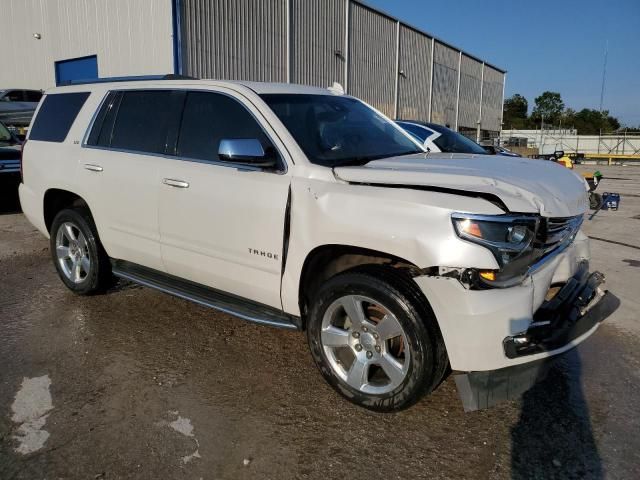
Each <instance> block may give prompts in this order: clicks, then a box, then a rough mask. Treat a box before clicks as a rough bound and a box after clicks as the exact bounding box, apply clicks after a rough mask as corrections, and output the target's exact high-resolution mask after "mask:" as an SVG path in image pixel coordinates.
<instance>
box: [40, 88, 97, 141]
mask: <svg viewBox="0 0 640 480" xmlns="http://www.w3.org/2000/svg"><path fill="white" fill-rule="evenodd" d="M88 97H89V92H74V93H55V94H50V95H47V96H45V98H44V102H43V103H42V105H41V106H40V110H39V111H38V115H37V116H36V118H35V120H34V122H33V126H32V127H31V132H30V133H29V140H39V141H42V142H58V143H59V142H64V140H65V138H67V134H68V133H69V129H70V128H71V125H73V122H74V121H75V119H76V117H77V116H78V112H79V111H80V109H81V108H82V106H83V105H84V102H85V101H86V100H87V98H88Z"/></svg>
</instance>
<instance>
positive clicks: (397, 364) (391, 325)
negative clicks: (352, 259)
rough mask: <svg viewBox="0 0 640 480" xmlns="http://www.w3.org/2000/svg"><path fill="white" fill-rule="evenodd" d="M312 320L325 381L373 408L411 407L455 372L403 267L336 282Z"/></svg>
mask: <svg viewBox="0 0 640 480" xmlns="http://www.w3.org/2000/svg"><path fill="white" fill-rule="evenodd" d="M345 305H346V307H345ZM358 305H360V307H358ZM347 309H349V311H351V312H352V314H351V315H349V314H348V313H347ZM362 314H363V315H364V318H362V317H361V318H360V321H358V320H356V322H353V321H352V320H351V317H358V316H359V315H362ZM307 320H308V323H307V326H308V328H307V340H308V342H309V347H310V350H311V354H312V356H313V359H314V361H315V363H316V365H317V366H318V368H319V370H320V372H321V373H322V375H323V376H324V378H325V380H326V381H327V382H328V383H329V384H330V385H331V386H332V387H333V388H334V389H335V390H336V391H337V392H338V393H339V394H341V395H342V396H344V397H345V398H346V399H347V400H349V401H351V402H353V403H355V404H357V405H360V406H362V407H365V408H367V409H369V410H374V411H377V412H391V411H397V410H402V409H404V408H407V407H409V406H411V405H413V404H414V403H415V402H417V401H418V400H419V399H420V398H422V397H423V396H424V395H427V394H428V393H430V392H431V391H432V390H433V389H434V388H435V387H436V386H437V385H438V384H439V383H440V381H441V380H442V379H443V377H444V374H445V372H446V371H447V368H448V365H449V362H448V358H447V354H446V349H445V347H444V342H443V340H442V335H441V333H440V329H439V328H438V325H437V321H436V318H435V315H434V314H433V311H432V310H431V307H430V306H429V304H428V303H427V301H426V299H425V298H424V296H423V294H422V292H421V291H420V290H419V288H418V286H417V285H416V284H415V283H414V282H413V280H411V278H409V277H408V276H407V275H405V274H403V273H402V272H399V271H397V270H395V269H392V268H388V267H382V266H377V265H371V266H364V267H358V268H355V269H353V270H348V271H346V272H343V273H340V274H338V275H336V276H334V277H332V278H331V279H329V280H328V281H327V282H326V283H325V284H324V285H323V286H322V287H320V289H319V290H318V292H317V293H316V295H315V298H314V301H313V304H312V306H311V309H310V311H309V316H308V319H307ZM383 320H384V321H383ZM392 320H395V321H392ZM385 322H387V323H385ZM398 326H399V327H400V329H398ZM345 332H346V335H345ZM398 332H400V334H399V335H397V334H398ZM356 335H357V337H356ZM391 335H395V336H393V337H391ZM350 359H352V361H351V363H350ZM367 362H368V367H367V366H362V364H363V363H367ZM361 370H362V373H361Z"/></svg>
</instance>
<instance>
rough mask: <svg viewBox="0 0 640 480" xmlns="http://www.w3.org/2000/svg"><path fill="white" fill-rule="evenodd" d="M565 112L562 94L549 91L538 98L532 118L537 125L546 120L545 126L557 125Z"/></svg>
mask: <svg viewBox="0 0 640 480" xmlns="http://www.w3.org/2000/svg"><path fill="white" fill-rule="evenodd" d="M563 110H564V102H563V101H562V97H561V96H560V94H559V93H558V92H549V91H547V92H543V93H542V95H540V96H539V97H536V99H535V107H534V108H533V112H532V114H531V118H532V119H533V121H534V122H536V123H538V122H540V121H541V120H542V119H543V118H544V123H545V124H550V125H556V124H557V123H558V121H559V120H560V115H561V114H562V111H563Z"/></svg>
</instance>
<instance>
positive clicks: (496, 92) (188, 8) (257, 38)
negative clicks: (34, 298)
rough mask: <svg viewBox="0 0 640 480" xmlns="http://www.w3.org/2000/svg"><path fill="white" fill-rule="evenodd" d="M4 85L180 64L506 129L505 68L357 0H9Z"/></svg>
mask: <svg viewBox="0 0 640 480" xmlns="http://www.w3.org/2000/svg"><path fill="white" fill-rule="evenodd" d="M3 3H4V4H3V14H2V15H1V16H0V32H1V33H0V35H1V36H2V39H3V45H5V46H7V41H8V47H7V48H5V58H4V59H3V60H4V62H3V64H4V65H5V67H4V68H2V69H0V89H2V88H43V89H44V88H48V87H50V86H52V85H55V84H56V83H57V84H63V83H65V82H70V81H73V80H79V79H87V78H92V77H98V76H100V77H117V76H129V75H152V74H162V73H168V72H174V73H182V74H184V75H191V76H195V77H200V78H221V79H245V80H259V81H275V82H294V83H303V84H309V85H317V86H322V87H326V86H330V85H332V84H333V83H334V82H337V83H339V84H341V85H342V86H343V87H344V89H345V90H346V92H347V93H349V94H352V95H355V96H357V97H359V98H362V99H363V100H365V101H367V102H369V103H370V104H372V105H374V106H375V107H376V108H378V109H379V110H381V111H382V112H384V113H385V114H387V115H388V116H390V117H392V118H404V119H415V120H431V121H433V122H436V123H441V124H447V125H449V126H451V127H452V128H456V129H458V130H459V131H461V132H463V133H465V134H467V135H469V136H472V137H476V136H477V137H478V138H489V137H494V136H497V133H498V132H499V131H500V129H501V123H502V101H503V95H504V81H505V72H504V70H501V69H499V68H497V67H495V66H493V65H490V64H488V63H486V62H484V61H482V60H481V59H479V58H477V57H474V56H473V55H470V54H469V53H467V52H462V51H460V50H459V49H457V48H455V47H452V46H451V45H449V44H447V43H446V42H444V41H442V40H441V39H437V38H434V37H433V36H430V35H429V34H428V33H425V32H422V31H420V30H418V29H416V28H414V27H412V26H411V25H409V24H407V23H405V22H403V21H402V20H399V19H396V18H393V17H391V16H389V15H387V14H385V13H383V12H380V11H378V10H375V9H373V8H371V7H368V6H367V5H365V4H363V3H361V2H360V1H356V0H110V1H109V2H106V1H104V0H5V1H4V2H3Z"/></svg>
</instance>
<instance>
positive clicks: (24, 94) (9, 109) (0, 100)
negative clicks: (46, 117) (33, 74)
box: [0, 88, 42, 127]
mask: <svg viewBox="0 0 640 480" xmlns="http://www.w3.org/2000/svg"><path fill="white" fill-rule="evenodd" d="M41 98H42V92H41V91H40V90H25V89H19V88H12V89H4V90H3V89H0V122H3V123H4V124H5V125H11V126H13V127H27V126H29V123H30V122H31V117H33V113H34V112H35V110H36V107H37V106H38V102H40V99H41Z"/></svg>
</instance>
